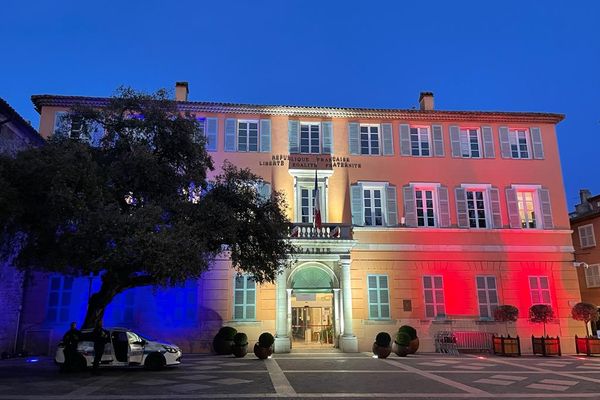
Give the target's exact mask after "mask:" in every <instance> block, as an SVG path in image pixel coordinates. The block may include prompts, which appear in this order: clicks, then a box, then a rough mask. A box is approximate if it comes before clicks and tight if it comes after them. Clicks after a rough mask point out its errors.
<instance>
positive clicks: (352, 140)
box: [348, 122, 360, 154]
mask: <svg viewBox="0 0 600 400" xmlns="http://www.w3.org/2000/svg"><path fill="white" fill-rule="evenodd" d="M359 126H360V125H359V123H358V122H350V123H348V147H349V150H350V154H360V129H359Z"/></svg>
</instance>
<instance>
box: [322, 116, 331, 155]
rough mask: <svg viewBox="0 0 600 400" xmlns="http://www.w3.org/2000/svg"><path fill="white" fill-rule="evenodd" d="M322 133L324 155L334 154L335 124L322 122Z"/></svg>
mask: <svg viewBox="0 0 600 400" xmlns="http://www.w3.org/2000/svg"><path fill="white" fill-rule="evenodd" d="M321 131H322V132H323V154H333V123H332V122H331V121H325V122H321Z"/></svg>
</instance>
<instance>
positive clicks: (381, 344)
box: [373, 332, 392, 358]
mask: <svg viewBox="0 0 600 400" xmlns="http://www.w3.org/2000/svg"><path fill="white" fill-rule="evenodd" d="M391 344H392V337H391V336H390V335H389V333H387V332H379V333H378V334H377V336H375V342H374V343H373V354H375V355H376V356H377V358H387V356H389V355H390V353H391V352H392V346H391Z"/></svg>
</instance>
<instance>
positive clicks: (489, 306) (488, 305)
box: [475, 275, 500, 320]
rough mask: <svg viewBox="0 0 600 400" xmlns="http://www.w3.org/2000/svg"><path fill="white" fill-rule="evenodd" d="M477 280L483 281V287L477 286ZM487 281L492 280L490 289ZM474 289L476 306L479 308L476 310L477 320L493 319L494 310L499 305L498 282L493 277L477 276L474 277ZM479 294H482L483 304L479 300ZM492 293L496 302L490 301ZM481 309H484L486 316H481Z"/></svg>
mask: <svg viewBox="0 0 600 400" xmlns="http://www.w3.org/2000/svg"><path fill="white" fill-rule="evenodd" d="M479 279H483V283H484V285H483V287H481V286H479ZM489 279H493V280H494V287H493V288H491V287H490V285H489ZM475 287H476V290H477V305H478V306H479V308H478V311H479V318H481V319H485V320H492V319H494V311H496V309H497V308H498V306H499V305H500V300H499V298H498V280H497V279H496V277H495V276H494V275H477V276H475ZM481 292H483V294H484V295H485V302H482V301H481V298H480V293H481ZM492 293H494V296H495V297H496V301H492V299H491V294H492ZM482 308H485V309H486V313H487V315H483V314H482V313H481V309H482Z"/></svg>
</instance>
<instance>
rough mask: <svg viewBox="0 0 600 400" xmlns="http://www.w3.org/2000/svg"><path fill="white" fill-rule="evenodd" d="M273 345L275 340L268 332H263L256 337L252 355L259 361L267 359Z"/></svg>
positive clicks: (271, 352)
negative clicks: (256, 340)
mask: <svg viewBox="0 0 600 400" xmlns="http://www.w3.org/2000/svg"><path fill="white" fill-rule="evenodd" d="M273 343H275V338H274V337H273V335H271V334H270V333H269V332H264V333H262V334H261V335H260V336H259V337H258V342H257V343H256V344H255V345H254V355H255V356H256V357H258V358H260V359H261V360H264V359H266V358H269V356H270V355H271V354H273Z"/></svg>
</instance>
